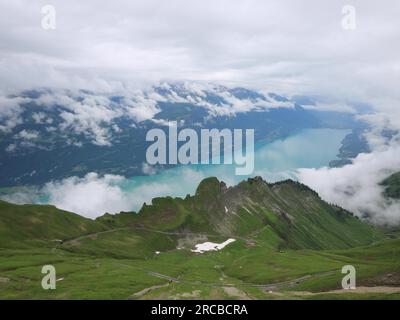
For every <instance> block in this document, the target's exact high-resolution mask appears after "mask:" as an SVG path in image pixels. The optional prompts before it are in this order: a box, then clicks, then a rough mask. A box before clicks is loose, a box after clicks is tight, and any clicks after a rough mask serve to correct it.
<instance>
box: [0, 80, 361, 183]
mask: <svg viewBox="0 0 400 320" xmlns="http://www.w3.org/2000/svg"><path fill="white" fill-rule="evenodd" d="M7 99H8V100H7V101H6V102H5V105H6V106H7V107H6V108H5V109H4V110H3V111H2V112H1V113H0V148H1V149H2V150H4V151H3V152H1V154H0V187H14V186H26V185H42V184H44V183H47V182H49V181H51V180H59V179H63V178H66V177H70V176H79V177H83V176H84V175H85V174H87V173H89V172H97V173H98V174H100V175H102V174H116V175H122V176H125V177H132V176H137V175H144V174H146V170H144V167H143V164H144V163H145V162H146V159H145V153H146V148H147V147H148V146H149V144H150V143H149V142H146V139H145V136H146V133H147V132H148V131H149V130H150V129H152V128H165V127H166V125H167V124H168V121H178V123H179V126H180V127H181V128H185V127H187V128H191V129H194V130H200V129H201V128H206V129H207V128H215V129H223V128H228V129H233V128H235V129H248V128H250V129H254V130H255V140H256V142H257V141H266V142H270V141H273V140H276V139H280V138H285V137H287V136H289V135H290V134H293V133H296V132H298V131H300V130H302V129H307V128H335V129H351V130H352V134H351V136H350V135H349V136H348V137H347V139H346V140H345V141H344V144H343V147H342V149H341V151H340V155H339V158H340V159H341V160H339V161H336V162H333V163H332V165H335V166H337V165H342V164H345V163H348V161H349V160H348V159H349V158H351V157H354V156H355V155H357V154H358V153H360V152H365V151H368V150H367V145H366V143H365V140H364V139H363V138H362V133H363V130H365V128H366V127H367V125H366V124H365V123H363V122H361V121H360V120H358V119H357V118H356V117H354V113H351V112H350V113H349V112H337V111H324V109H323V108H322V109H319V108H318V105H319V104H321V103H319V102H318V100H316V99H314V98H311V97H294V98H292V99H290V98H287V97H285V96H282V95H277V94H274V93H267V94H263V93H260V92H257V91H254V90H249V89H245V88H227V87H224V86H220V85H211V84H208V85H200V84H196V83H174V84H168V83H163V84H160V85H158V86H154V87H152V88H151V89H149V90H146V91H134V92H124V94H99V93H94V92H88V91H84V90H80V91H77V92H72V91H69V90H52V89H38V90H30V91H24V92H21V93H19V94H15V95H10V96H9V97H8V98H7ZM166 167H170V165H162V166H161V167H160V168H158V167H156V168H154V169H156V170H158V169H163V168H166Z"/></svg>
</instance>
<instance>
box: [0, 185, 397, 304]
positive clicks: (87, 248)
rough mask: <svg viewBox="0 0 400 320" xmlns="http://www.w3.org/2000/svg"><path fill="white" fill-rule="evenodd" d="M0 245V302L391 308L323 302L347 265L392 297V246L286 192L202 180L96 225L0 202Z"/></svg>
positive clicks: (303, 191) (303, 190) (302, 192)
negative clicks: (53, 279) (50, 284)
mask: <svg viewBox="0 0 400 320" xmlns="http://www.w3.org/2000/svg"><path fill="white" fill-rule="evenodd" d="M228 238H234V239H236V241H235V242H233V243H232V244H229V245H228V246H227V247H225V248H224V249H223V250H221V251H216V252H208V253H204V254H196V253H193V252H192V251H191V249H193V248H194V246H195V244H198V243H202V242H205V241H213V242H222V241H225V240H227V239H228ZM56 239H59V240H62V242H60V241H54V240H56ZM0 240H1V244H0V298H4V299H9V298H24V299H25V298H37V299H83V298H86V299H95V298H99V299H128V298H131V299H151V298H165V299H194V298H198V299H205V298H215V299H226V298H232V299H247V298H251V299H282V298H290V299H292V298H293V299H313V298H315V299H323V298H338V297H344V298H351V299H353V298H360V297H365V298H376V297H381V298H382V297H383V298H398V294H397V293H366V294H354V293H335V292H330V290H334V289H339V288H340V283H341V279H342V277H343V275H342V274H341V268H342V266H343V265H346V264H352V265H354V266H355V267H356V270H357V281H358V283H360V284H372V285H386V284H387V283H386V282H388V283H389V284H390V285H397V282H396V281H397V277H398V278H399V279H398V286H399V287H400V263H399V261H400V242H399V241H400V240H387V238H386V236H385V235H384V233H383V232H382V231H381V230H379V229H378V228H376V227H374V226H371V225H369V224H366V223H364V222H363V221H361V220H359V219H357V218H355V217H353V215H352V214H351V213H349V212H347V211H345V210H343V209H341V208H338V207H336V206H333V205H330V204H328V203H326V202H324V201H323V200H321V199H320V198H319V196H318V194H316V193H315V192H314V191H312V190H311V189H309V188H308V187H306V186H304V185H302V184H299V183H295V182H293V181H284V182H280V183H275V184H268V183H266V182H265V181H263V180H262V179H261V178H254V179H249V180H247V181H244V182H242V183H240V184H239V185H237V186H235V187H230V188H228V187H227V186H226V185H225V184H224V183H222V182H220V181H218V180H217V179H216V178H208V179H205V180H204V181H203V182H202V183H201V184H200V185H199V187H198V189H197V191H196V194H195V195H193V196H188V197H186V198H185V199H179V198H175V199H174V198H170V197H165V198H156V199H153V201H152V203H151V204H148V205H145V206H143V208H142V209H141V210H140V211H139V213H138V214H135V213H120V214H117V215H108V214H106V215H104V216H102V217H99V218H97V219H96V220H90V219H85V218H83V217H81V216H79V215H76V214H73V213H69V212H65V211H62V210H59V209H57V208H55V207H53V206H35V205H28V206H19V205H13V204H8V203H5V202H0ZM45 264H52V265H54V266H55V267H56V270H57V278H58V279H59V281H58V282H57V289H56V290H54V291H46V290H43V289H42V288H41V286H40V281H41V277H42V276H43V275H42V274H41V267H42V266H43V265H45ZM389 275H390V277H389ZM382 277H383V278H382ZM387 277H389V278H390V279H389V278H387ZM388 279H389V280H390V281H389V280H388ZM385 281H386V282H385ZM271 291H272V293H271ZM303 291H306V292H307V293H304V292H303Z"/></svg>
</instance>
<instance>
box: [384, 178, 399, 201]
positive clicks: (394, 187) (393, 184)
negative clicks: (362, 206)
mask: <svg viewBox="0 0 400 320" xmlns="http://www.w3.org/2000/svg"><path fill="white" fill-rule="evenodd" d="M381 185H383V186H384V187H385V193H384V194H385V196H386V197H388V198H393V199H400V172H397V173H394V174H392V175H391V176H389V177H388V178H386V179H385V180H383V181H382V183H381Z"/></svg>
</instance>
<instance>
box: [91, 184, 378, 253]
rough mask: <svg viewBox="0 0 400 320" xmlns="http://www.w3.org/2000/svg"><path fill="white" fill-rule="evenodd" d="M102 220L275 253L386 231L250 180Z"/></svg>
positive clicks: (290, 190)
mask: <svg viewBox="0 0 400 320" xmlns="http://www.w3.org/2000/svg"><path fill="white" fill-rule="evenodd" d="M97 221H100V222H102V223H106V224H108V225H115V226H118V227H122V226H125V227H126V226H131V227H132V226H133V227H142V228H148V229H155V230H162V231H179V232H198V233H206V234H209V235H215V236H217V235H222V236H225V237H247V236H250V235H251V236H252V237H255V238H257V237H260V238H264V239H270V241H271V246H273V247H275V248H292V249H305V248H308V249H338V248H349V247H352V246H357V245H365V244H369V243H372V242H374V241H379V240H382V239H383V238H384V235H383V234H382V232H380V231H379V230H378V229H376V228H375V227H372V226H371V225H368V224H366V223H364V222H362V221H360V220H359V219H358V218H356V217H353V215H352V214H351V213H349V212H347V211H345V210H343V209H341V208H338V207H336V206H333V205H330V204H328V203H326V202H325V201H323V200H321V199H320V197H319V196H318V194H317V193H315V192H314V191H313V190H311V189H309V188H308V187H306V186H304V185H302V184H299V183H296V182H293V181H290V180H288V181H284V182H280V183H275V184H268V183H266V182H265V181H263V180H262V179H261V178H254V179H249V180H247V181H243V182H241V183H240V184H239V185H237V186H234V187H231V188H227V187H226V185H225V184H224V183H223V182H219V181H218V180H217V179H216V178H207V179H205V180H203V181H202V182H201V183H200V185H199V187H198V189H197V191H196V194H195V195H194V196H187V197H186V198H185V199H180V198H175V199H174V198H171V197H165V198H156V199H153V202H152V204H150V205H144V206H143V208H142V209H141V210H140V211H139V213H138V214H137V215H134V214H129V213H122V214H119V215H115V216H110V215H107V216H103V217H101V218H98V219H97Z"/></svg>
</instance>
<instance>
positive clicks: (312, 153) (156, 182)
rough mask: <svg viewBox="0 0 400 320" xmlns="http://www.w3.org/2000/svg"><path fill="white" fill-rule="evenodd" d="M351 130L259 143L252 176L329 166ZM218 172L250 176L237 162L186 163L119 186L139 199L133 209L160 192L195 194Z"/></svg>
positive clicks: (228, 179)
mask: <svg viewBox="0 0 400 320" xmlns="http://www.w3.org/2000/svg"><path fill="white" fill-rule="evenodd" d="M348 133H350V131H349V130H336V129H307V130H303V131H301V132H299V133H297V134H294V135H292V136H289V137H288V138H285V139H282V140H276V141H274V142H272V143H263V144H257V145H256V146H255V153H254V159H255V167H254V168H255V169H254V172H253V174H252V175H251V176H256V175H259V176H262V177H263V178H264V179H266V180H267V181H269V182H274V181H277V180H282V179H287V178H291V179H296V169H298V168H320V167H323V166H327V165H328V164H329V162H330V161H331V160H334V159H337V154H338V152H339V148H340V146H341V141H342V140H343V138H344V137H345V136H346V135H347V134H348ZM210 176H215V177H217V178H218V179H220V180H222V181H224V182H225V183H227V184H228V186H229V185H233V184H237V183H238V182H239V181H241V180H244V179H247V178H248V176H237V175H235V165H186V166H178V167H175V168H172V169H168V170H164V171H162V172H160V173H157V174H154V175H150V176H141V177H133V178H130V179H126V180H124V181H123V182H122V183H120V184H119V187H120V188H121V189H122V190H123V191H124V192H126V193H129V194H132V195H133V196H134V197H135V198H136V200H135V201H134V204H133V207H134V208H132V209H135V210H138V209H140V207H141V206H142V204H143V202H145V201H146V202H149V201H150V200H151V198H153V197H157V196H167V195H168V196H179V197H184V196H186V195H187V194H193V193H194V192H195V190H196V187H197V186H198V184H199V182H200V181H201V180H202V179H204V178H205V177H210Z"/></svg>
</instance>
